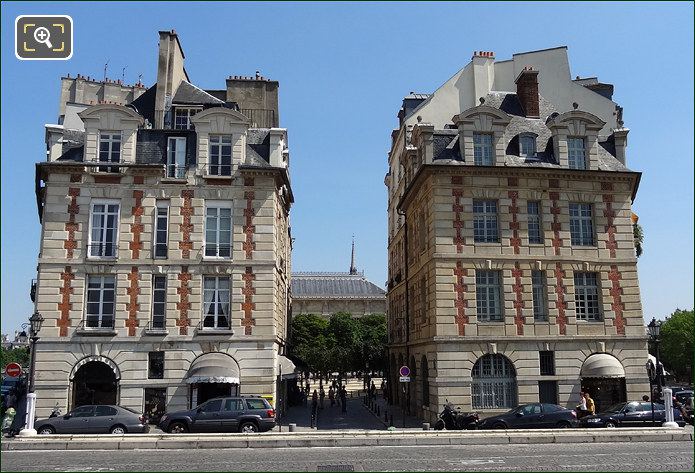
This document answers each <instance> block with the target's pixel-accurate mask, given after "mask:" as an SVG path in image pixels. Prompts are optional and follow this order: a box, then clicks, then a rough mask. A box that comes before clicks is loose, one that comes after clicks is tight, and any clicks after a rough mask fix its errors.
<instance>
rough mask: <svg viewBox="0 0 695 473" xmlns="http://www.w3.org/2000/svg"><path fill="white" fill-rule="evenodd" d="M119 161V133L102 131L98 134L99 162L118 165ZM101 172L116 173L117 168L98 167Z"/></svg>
mask: <svg viewBox="0 0 695 473" xmlns="http://www.w3.org/2000/svg"><path fill="white" fill-rule="evenodd" d="M120 160H121V133H120V132H110V131H102V132H100V133H99V162H100V163H118V162H120ZM99 171H102V172H118V171H119V169H118V167H117V166H99Z"/></svg>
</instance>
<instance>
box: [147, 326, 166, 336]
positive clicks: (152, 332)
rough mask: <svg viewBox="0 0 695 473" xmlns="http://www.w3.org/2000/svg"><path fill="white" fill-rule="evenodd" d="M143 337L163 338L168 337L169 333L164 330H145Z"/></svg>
mask: <svg viewBox="0 0 695 473" xmlns="http://www.w3.org/2000/svg"><path fill="white" fill-rule="evenodd" d="M143 334H144V335H148V336H153V337H156V336H160V337H163V336H165V335H169V331H168V330H167V329H165V328H146V329H145V331H144V332H143Z"/></svg>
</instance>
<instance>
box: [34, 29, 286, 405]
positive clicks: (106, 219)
mask: <svg viewBox="0 0 695 473" xmlns="http://www.w3.org/2000/svg"><path fill="white" fill-rule="evenodd" d="M226 86H227V87H226V89H221V90H202V89H200V88H199V87H196V86H195V85H193V84H192V83H191V81H190V78H189V76H188V73H187V71H186V69H185V68H184V53H183V49H182V47H181V43H180V40H179V37H178V35H177V34H176V33H175V32H174V31H173V30H172V31H160V32H159V55H158V63H157V82H156V84H155V85H153V86H152V87H150V88H148V89H145V88H144V87H143V86H142V84H141V83H138V84H136V85H135V86H125V85H123V84H121V83H120V82H116V83H114V82H112V81H108V80H104V81H101V82H97V81H94V80H92V79H91V78H85V77H84V76H81V75H78V76H77V77H76V78H75V77H73V78H70V77H65V78H63V79H62V89H61V102H60V118H59V123H58V124H56V125H47V126H46V144H47V150H48V159H47V161H46V162H41V163H38V164H37V166H36V197H37V203H38V211H39V219H40V222H41V224H42V231H41V245H40V254H39V257H38V276H37V282H36V287H35V308H36V310H38V311H39V312H40V313H41V314H42V315H43V316H44V318H45V319H46V321H45V323H44V325H43V328H42V330H41V339H40V341H39V343H38V347H37V358H36V391H37V416H38V417H41V416H45V415H48V414H49V412H50V410H51V408H52V407H53V406H54V405H55V404H56V403H58V404H59V405H60V406H61V407H63V408H65V407H67V408H68V409H71V408H74V407H75V406H79V405H81V404H90V403H96V404H112V403H118V404H120V405H122V406H125V407H130V408H133V409H135V410H137V411H141V412H142V411H143V410H144V411H147V412H150V413H153V414H155V415H158V414H161V412H162V411H163V410H164V408H166V409H167V410H176V409H184V408H188V407H190V406H195V405H196V404H198V403H200V402H202V401H204V400H206V399H209V398H211V397H214V396H217V395H224V394H227V395H228V394H230V393H239V394H253V395H263V396H266V397H268V398H269V399H271V400H273V399H276V398H277V395H278V392H279V390H280V386H281V383H280V377H279V371H280V369H279V368H280V365H281V364H282V369H283V371H282V372H283V373H284V374H291V372H292V369H293V366H292V365H291V362H289V360H287V359H286V358H285V357H284V352H285V343H286V336H287V315H288V314H287V311H288V307H289V305H290V296H289V284H290V282H289V281H290V274H291V273H290V270H291V268H290V255H291V238H290V227H289V212H290V206H291V204H292V202H293V196H292V190H291V186H290V181H289V153H288V147H287V130H285V129H282V128H278V124H279V113H278V101H277V94H278V83H277V82H275V81H270V80H268V79H265V78H263V77H261V76H260V74H258V73H257V74H256V76H255V77H238V76H237V77H230V78H229V79H227V81H226Z"/></svg>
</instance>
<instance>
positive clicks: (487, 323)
mask: <svg viewBox="0 0 695 473" xmlns="http://www.w3.org/2000/svg"><path fill="white" fill-rule="evenodd" d="M478 323H479V324H485V325H505V324H506V323H505V321H504V320H478Z"/></svg>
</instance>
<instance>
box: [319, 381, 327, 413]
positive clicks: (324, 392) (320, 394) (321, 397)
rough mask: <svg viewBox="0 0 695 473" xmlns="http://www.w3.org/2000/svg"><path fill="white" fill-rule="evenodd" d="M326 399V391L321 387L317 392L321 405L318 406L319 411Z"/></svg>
mask: <svg viewBox="0 0 695 473" xmlns="http://www.w3.org/2000/svg"><path fill="white" fill-rule="evenodd" d="M325 398H326V391H324V390H323V386H321V388H320V390H319V399H320V400H321V403H320V404H319V409H323V400H324V399H325Z"/></svg>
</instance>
